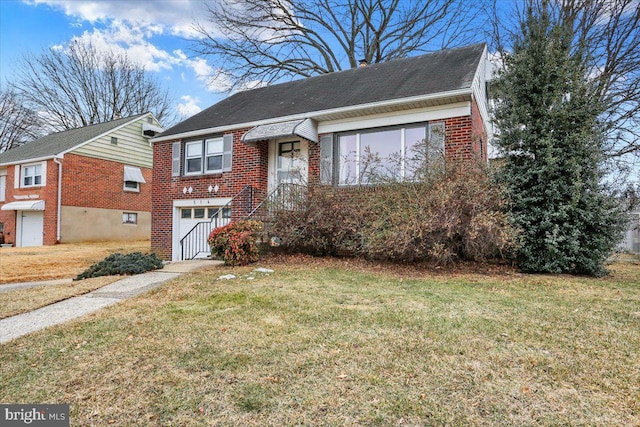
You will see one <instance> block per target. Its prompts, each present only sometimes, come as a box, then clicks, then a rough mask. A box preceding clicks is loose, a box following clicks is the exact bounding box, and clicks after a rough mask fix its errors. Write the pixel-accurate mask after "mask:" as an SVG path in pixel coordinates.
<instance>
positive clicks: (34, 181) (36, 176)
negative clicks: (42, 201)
mask: <svg viewBox="0 0 640 427" xmlns="http://www.w3.org/2000/svg"><path fill="white" fill-rule="evenodd" d="M42 185H44V182H43V179H42V163H37V164H33V165H24V166H22V167H21V174H20V187H40V186H42Z"/></svg>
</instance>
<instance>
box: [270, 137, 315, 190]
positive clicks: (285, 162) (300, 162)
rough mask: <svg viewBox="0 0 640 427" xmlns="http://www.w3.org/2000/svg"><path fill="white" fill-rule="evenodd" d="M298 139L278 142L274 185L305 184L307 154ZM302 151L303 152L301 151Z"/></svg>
mask: <svg viewBox="0 0 640 427" xmlns="http://www.w3.org/2000/svg"><path fill="white" fill-rule="evenodd" d="M304 148H305V149H304V150H303V148H302V144H301V143H300V141H290V142H279V143H278V158H277V161H276V179H277V182H276V185H280V184H306V182H307V156H306V151H307V150H306V147H304ZM303 151H304V153H303Z"/></svg>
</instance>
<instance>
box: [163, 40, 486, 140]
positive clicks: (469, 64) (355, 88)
mask: <svg viewBox="0 0 640 427" xmlns="http://www.w3.org/2000/svg"><path fill="white" fill-rule="evenodd" d="M484 49H485V44H484V43H482V44H476V45H472V46H468V47H463V48H458V49H449V50H443V51H440V52H435V53H431V54H427V55H420V56H415V57H411V58H403V59H397V60H393V61H389V62H385V63H380V64H373V65H369V66H367V67H362V68H354V69H350V70H345V71H340V72H335V73H330V74H323V75H320V76H315V77H310V78H306V79H301V80H295V81H292V82H288V83H281V84H276V85H273V86H267V87H263V88H259V89H253V90H247V91H244V92H239V93H236V94H234V95H231V96H230V97H228V98H226V99H224V100H222V101H220V102H218V103H217V104H215V105H213V106H211V107H209V108H207V109H206V110H203V111H201V112H200V113H198V114H196V115H194V116H192V117H190V118H188V119H187V120H185V121H183V122H180V123H178V124H177V125H175V126H173V127H172V128H170V129H168V130H166V131H165V132H163V133H162V134H160V135H158V137H159V138H162V137H166V136H170V135H178V134H182V133H185V132H192V131H197V130H201V129H208V128H212V127H220V126H230V125H234V124H238V123H249V122H254V121H258V120H267V119H272V118H278V117H286V116H290V115H295V114H304V113H308V112H313V111H322V110H328V109H334V108H341V107H349V106H354V105H361V104H367V103H374V102H380V101H389V100H394V99H402V98H408V97H414V96H420V95H429V94H435V93H441V92H448V91H452V90H457V89H464V88H469V87H470V86H471V84H472V81H473V78H474V75H475V73H476V70H477V69H478V65H479V64H480V60H481V58H482V55H483V52H484Z"/></svg>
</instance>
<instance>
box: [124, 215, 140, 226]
mask: <svg viewBox="0 0 640 427" xmlns="http://www.w3.org/2000/svg"><path fill="white" fill-rule="evenodd" d="M122 223H123V224H137V223H138V214H137V213H135V212H123V213H122Z"/></svg>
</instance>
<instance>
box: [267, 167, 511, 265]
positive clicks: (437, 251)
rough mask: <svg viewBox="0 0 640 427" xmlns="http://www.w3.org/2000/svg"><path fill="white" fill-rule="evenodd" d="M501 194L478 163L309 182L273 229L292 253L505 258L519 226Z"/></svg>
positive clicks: (410, 258)
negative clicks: (374, 179)
mask: <svg viewBox="0 0 640 427" xmlns="http://www.w3.org/2000/svg"><path fill="white" fill-rule="evenodd" d="M504 204H505V200H504V193H503V191H502V189H501V187H499V186H498V185H496V184H495V183H494V182H493V181H492V180H491V179H490V177H489V176H488V174H487V172H486V171H485V170H484V169H483V168H482V167H480V166H477V165H475V164H473V162H467V163H464V164H463V163H460V164H457V163H454V162H450V163H449V164H448V165H447V166H446V168H441V169H439V170H438V171H437V173H434V174H431V175H425V176H423V177H422V179H420V180H419V181H414V182H393V181H387V182H384V185H378V186H360V187H351V188H347V189H345V188H337V189H336V188H333V187H322V186H320V187H312V188H310V189H309V193H308V197H307V200H306V202H305V205H304V208H303V209H300V210H297V211H286V210H283V211H280V212H278V213H277V214H276V217H275V221H274V224H273V229H272V234H273V235H276V236H278V237H280V238H281V239H282V243H281V247H283V249H285V250H288V251H290V252H304V253H310V254H313V255H321V256H322V255H342V254H345V253H348V254H353V255H360V256H363V257H366V258H370V259H378V260H386V261H393V262H420V261H430V262H433V263H436V264H449V263H452V262H454V261H457V260H476V261H482V260H486V259H489V258H496V257H498V258H499V257H503V256H505V255H506V254H507V253H510V251H511V249H512V248H513V247H514V245H515V241H516V232H515V230H514V229H513V228H512V227H511V226H510V225H509V221H508V217H507V215H506V214H505V213H504Z"/></svg>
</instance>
